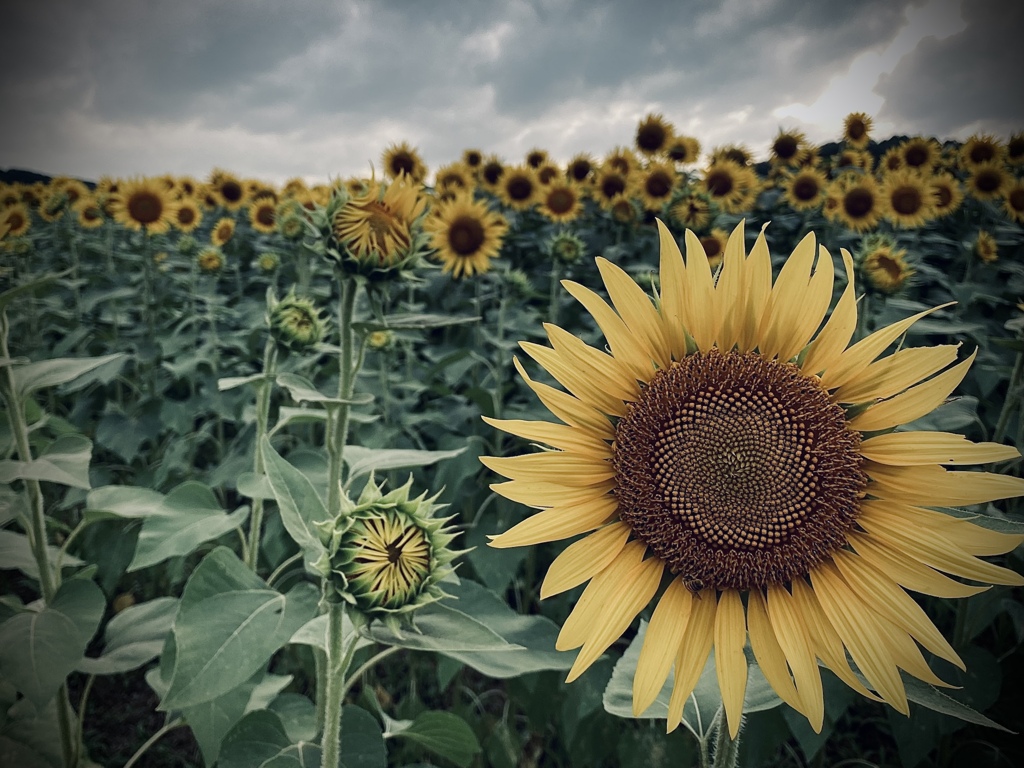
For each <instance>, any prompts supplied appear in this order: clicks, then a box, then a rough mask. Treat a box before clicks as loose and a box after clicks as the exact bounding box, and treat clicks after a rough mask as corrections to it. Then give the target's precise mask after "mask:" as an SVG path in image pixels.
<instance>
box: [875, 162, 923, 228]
mask: <svg viewBox="0 0 1024 768" xmlns="http://www.w3.org/2000/svg"><path fill="white" fill-rule="evenodd" d="M882 197H883V198H884V199H885V208H886V211H885V215H886V218H887V219H889V221H891V222H892V223H893V224H895V225H897V226H899V227H908V228H910V227H923V226H924V225H925V224H926V223H927V222H928V220H929V219H932V218H934V217H935V205H934V203H933V195H932V190H931V188H930V186H929V183H928V180H927V179H926V178H925V177H923V176H922V175H921V174H919V173H915V172H913V171H895V172H894V173H890V174H887V175H886V176H885V177H884V178H883V179H882Z"/></svg>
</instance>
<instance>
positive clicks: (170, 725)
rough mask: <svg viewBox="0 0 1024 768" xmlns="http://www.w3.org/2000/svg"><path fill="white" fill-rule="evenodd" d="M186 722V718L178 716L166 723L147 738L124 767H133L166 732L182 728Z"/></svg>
mask: <svg viewBox="0 0 1024 768" xmlns="http://www.w3.org/2000/svg"><path fill="white" fill-rule="evenodd" d="M184 724H185V720H184V718H181V717H176V718H175V719H174V720H170V721H168V722H166V723H164V725H163V727H162V728H161V729H160V730H159V731H157V732H156V733H154V734H153V735H152V736H150V737H149V738H148V739H146V742H145V743H144V744H143V745H142V746H141V747H139V748H138V749H137V750H136V751H135V754H134V755H132V756H131V759H130V760H129V761H128V762H127V763H125V764H124V768H132V766H133V765H135V763H137V762H138V761H139V758H140V757H142V756H143V755H144V754H146V750H148V749H149V748H150V747H152V746H153V745H154V744H156V743H157V742H158V741H159V740H160V739H161V738H163V736H164V734H167V733H170V732H171V731H173V730H174V729H175V728H180V727H181V726H183V725H184Z"/></svg>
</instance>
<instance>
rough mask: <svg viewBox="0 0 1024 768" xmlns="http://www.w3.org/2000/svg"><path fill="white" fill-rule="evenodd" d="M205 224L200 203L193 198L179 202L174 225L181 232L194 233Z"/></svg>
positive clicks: (186, 198) (185, 198)
mask: <svg viewBox="0 0 1024 768" xmlns="http://www.w3.org/2000/svg"><path fill="white" fill-rule="evenodd" d="M202 223H203V212H202V210H201V209H200V207H199V203H197V202H196V201H195V199H194V198H191V197H183V198H181V199H180V200H178V209H177V210H176V211H175V212H174V221H173V222H172V224H173V225H174V228H175V229H177V230H178V231H179V232H194V231H195V230H196V229H197V228H198V227H199V225H200V224H202Z"/></svg>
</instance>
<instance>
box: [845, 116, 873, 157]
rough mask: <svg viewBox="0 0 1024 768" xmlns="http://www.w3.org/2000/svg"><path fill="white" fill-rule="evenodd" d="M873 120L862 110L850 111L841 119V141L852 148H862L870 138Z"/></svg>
mask: <svg viewBox="0 0 1024 768" xmlns="http://www.w3.org/2000/svg"><path fill="white" fill-rule="evenodd" d="M874 125H875V121H874V120H872V119H871V117H870V116H869V115H867V114H866V113H864V112H851V113H850V114H848V115H847V116H846V118H845V119H844V120H843V141H844V142H845V143H846V146H848V147H852V148H853V149H864V148H865V147H866V146H867V145H868V142H869V141H870V140H871V129H872V128H873V127H874Z"/></svg>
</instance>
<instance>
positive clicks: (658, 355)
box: [596, 257, 671, 368]
mask: <svg viewBox="0 0 1024 768" xmlns="http://www.w3.org/2000/svg"><path fill="white" fill-rule="evenodd" d="M596 261H597V270H598V272H600V273H601V279H602V280H603V281H604V286H605V288H606V289H607V290H608V296H609V298H610V299H611V300H612V305H613V306H614V307H615V311H616V312H618V313H619V316H620V317H621V318H622V319H623V321H624V322H625V323H626V327H628V328H629V330H630V331H631V332H632V333H633V336H634V337H635V338H636V339H637V340H638V341H639V342H640V343H641V344H643V345H644V348H645V349H646V351H647V352H648V354H649V355H650V356H651V357H652V358H653V359H654V360H655V361H657V363H658V365H659V366H660V367H662V368H667V367H668V364H669V363H670V362H671V352H670V350H669V339H668V338H667V336H666V335H665V332H664V329H663V327H662V326H663V323H662V322H661V319H660V318H659V317H658V310H657V309H655V308H654V305H653V304H652V303H651V299H650V297H649V296H648V295H647V294H646V293H644V291H643V289H642V288H640V286H639V285H637V284H636V282H635V281H634V280H633V278H631V277H630V276H629V275H627V274H626V273H625V272H624V271H623V270H622V268H620V267H617V266H616V265H615V264H612V263H611V262H610V261H608V260H607V259H605V258H603V257H598V258H597V260H596Z"/></svg>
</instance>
